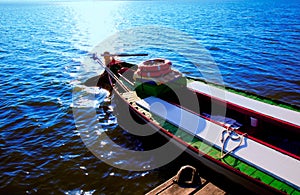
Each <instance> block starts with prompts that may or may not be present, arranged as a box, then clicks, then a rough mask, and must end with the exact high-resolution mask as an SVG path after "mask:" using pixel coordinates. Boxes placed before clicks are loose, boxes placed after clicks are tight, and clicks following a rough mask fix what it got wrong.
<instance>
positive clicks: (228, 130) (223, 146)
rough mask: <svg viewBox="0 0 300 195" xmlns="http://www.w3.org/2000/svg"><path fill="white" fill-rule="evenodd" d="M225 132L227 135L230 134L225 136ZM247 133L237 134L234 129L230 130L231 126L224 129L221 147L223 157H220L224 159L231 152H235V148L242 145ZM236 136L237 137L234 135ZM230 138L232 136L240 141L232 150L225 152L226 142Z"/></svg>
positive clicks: (232, 138)
mask: <svg viewBox="0 0 300 195" xmlns="http://www.w3.org/2000/svg"><path fill="white" fill-rule="evenodd" d="M224 132H225V135H226V134H227V135H228V136H226V137H225V138H224ZM246 134H247V133H244V134H242V135H240V134H237V133H236V132H235V131H234V130H230V128H229V127H227V128H226V129H224V130H223V131H222V134H221V135H222V138H221V143H222V148H221V157H220V159H223V158H225V156H227V155H228V154H230V153H231V152H233V151H234V150H236V149H237V148H238V147H240V146H241V145H242V142H243V139H244V136H245V135H246ZM234 136H236V137H234ZM228 138H230V139H231V140H234V141H238V140H239V141H240V142H239V143H238V144H237V145H236V146H235V147H234V148H232V149H231V150H229V151H228V152H226V153H225V154H224V150H225V144H226V143H227V140H228Z"/></svg>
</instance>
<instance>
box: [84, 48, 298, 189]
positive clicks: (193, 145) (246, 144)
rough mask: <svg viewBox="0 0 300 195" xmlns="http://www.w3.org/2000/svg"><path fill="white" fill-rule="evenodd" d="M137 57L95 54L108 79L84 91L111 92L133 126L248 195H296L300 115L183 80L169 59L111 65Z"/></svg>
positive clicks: (198, 81) (89, 83) (260, 100)
mask: <svg viewBox="0 0 300 195" xmlns="http://www.w3.org/2000/svg"><path fill="white" fill-rule="evenodd" d="M135 55H136V56H146V55H147V54H110V53H109V52H105V53H104V54H101V57H100V56H98V55H97V54H93V56H92V58H93V59H94V60H95V61H96V62H97V63H99V64H100V65H101V66H102V67H103V68H104V69H105V71H104V72H103V74H102V75H100V76H97V77H94V78H91V79H89V80H87V81H86V82H85V84H86V85H87V86H98V87H102V88H105V89H107V90H113V91H114V96H115V98H116V99H117V102H118V105H121V107H122V109H127V110H129V111H130V114H131V115H132V116H133V117H134V118H136V119H138V121H142V122H143V123H144V124H149V125H150V126H151V128H152V129H154V130H155V131H157V132H158V133H159V134H160V135H162V136H163V137H164V138H166V139H168V140H170V139H173V140H175V142H176V144H177V145H178V146H179V147H185V148H186V152H187V153H188V154H189V155H191V156H192V157H193V158H195V159H197V160H198V161H200V162H201V163H202V164H204V165H205V166H207V167H208V168H210V169H212V170H214V171H215V172H217V173H219V174H221V175H224V176H225V177H226V178H228V179H230V180H232V181H234V182H235V183H238V184H240V185H241V186H243V187H245V188H247V189H248V190H250V191H252V192H253V193H258V194H300V177H299V175H300V136H299V134H300V109H299V107H297V106H293V105H287V104H283V103H281V102H278V101H273V100H270V99H267V98H263V97H260V96H255V97H254V95H253V94H250V93H247V92H243V91H240V90H235V89H232V88H225V89H224V88H222V87H220V86H218V85H215V84H212V83H206V82H205V81H203V80H201V79H197V78H190V77H187V76H185V75H183V74H182V73H180V72H179V71H177V70H175V69H174V68H173V66H172V62H171V61H169V60H167V59H163V58H156V59H150V60H147V61H144V62H141V63H140V64H138V65H137V64H131V63H127V62H124V61H119V60H117V59H115V57H126V56H135ZM102 57H103V59H102ZM279 104H280V106H279ZM119 117H122V112H120V115H119V116H118V121H119ZM124 117H125V118H126V116H124ZM127 118H128V116H127ZM127 118H126V119H127ZM138 131H143V129H139V130H138Z"/></svg>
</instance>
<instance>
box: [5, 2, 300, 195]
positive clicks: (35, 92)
mask: <svg viewBox="0 0 300 195" xmlns="http://www.w3.org/2000/svg"><path fill="white" fill-rule="evenodd" d="M0 18H1V20H0V35H1V36H0V65H1V71H0V78H1V82H0V86H1V90H0V108H1V113H0V116H1V117H0V150H1V152H0V156H1V162H0V172H1V178H0V192H1V193H4V192H6V193H10V194H24V193H29V194H31V193H39V194H41V193H49V192H54V193H65V194H74V193H78V194H81V193H84V192H86V193H97V194H100V193H103V194H133V193H134V194H143V193H145V192H147V191H148V190H150V189H151V188H153V187H154V186H156V185H158V184H159V183H160V182H162V181H164V179H166V178H167V177H168V176H169V174H171V173H174V171H175V172H176V170H174V171H170V169H171V168H172V167H175V164H176V163H173V164H172V163H171V164H170V165H166V166H165V167H162V168H159V169H155V170H147V171H142V172H134V171H125V170H119V169H117V168H114V167H113V166H110V165H107V164H106V163H104V162H102V161H101V160H99V159H98V158H96V157H95V156H94V155H93V154H92V153H91V152H90V151H89V150H88V149H87V148H86V146H85V144H86V143H84V142H83V141H82V139H81V138H82V136H84V135H85V130H86V131H89V130H90V129H85V128H86V127H85V126H83V128H79V126H80V125H81V123H89V124H91V127H92V128H93V129H94V130H95V132H96V134H95V137H92V138H91V140H90V143H89V144H91V145H93V144H95V145H103V147H108V148H107V149H106V151H111V149H110V148H109V146H107V144H106V143H107V142H106V141H107V140H105V139H104V140H103V139H102V138H101V136H100V135H101V133H103V132H109V133H110V134H111V135H112V136H118V135H123V134H124V132H122V129H121V128H120V127H119V126H118V124H117V119H116V117H115V116H114V114H113V109H112V106H111V104H110V102H109V101H108V100H107V99H105V95H106V92H105V91H103V90H99V89H94V88H88V87H84V86H82V85H81V84H82V82H83V81H84V80H85V79H87V78H89V77H91V76H94V75H96V74H98V73H100V72H101V71H102V69H101V68H100V67H99V66H97V65H96V64H93V63H91V62H90V61H89V59H88V56H89V53H90V51H92V50H93V49H94V48H95V47H96V46H97V47H100V48H103V47H104V46H105V44H104V43H107V42H109V41H107V40H112V39H113V40H115V41H114V42H112V43H111V44H110V45H109V48H111V50H110V51H116V52H122V51H126V52H135V51H138V52H147V53H149V56H150V57H167V58H169V59H171V60H172V61H173V62H174V66H175V67H176V68H177V69H179V70H181V71H183V72H185V73H186V74H189V75H192V76H196V77H201V76H203V75H208V77H209V75H212V74H213V73H212V72H213V71H212V70H210V69H208V66H207V64H205V63H203V62H201V63H200V61H197V60H198V59H199V56H200V54H202V53H203V49H204V50H205V51H204V52H205V53H206V54H207V53H208V54H209V56H210V58H211V60H212V61H213V62H214V63H215V65H216V66H217V70H218V71H219V73H220V75H221V79H222V82H223V83H224V84H225V85H228V86H230V87H233V88H238V89H242V90H245V91H249V92H252V93H256V94H259V95H262V96H266V97H269V98H273V99H276V100H280V101H283V102H286V103H289V104H294V105H298V106H299V105H300V52H299V51H300V4H299V2H298V1H297V0H294V1H293V0H292V1H281V0H275V1H271V0H262V1H258V0H254V1H237V0H224V1H221V0H212V1H211V0H203V1H153V2H152V1H149V2H148V1H130V2H127V1H120V2H117V1H111V2H110V1H107V2H103V1H91V2H81V1H76V2H44V3H41V2H39V3H29V2H28V3H24V2H23V3H4V2H2V3H0ZM130 29H131V30H130ZM132 29H133V30H132ZM150 30H152V31H150ZM122 32H126V33H127V34H126V33H125V34H126V36H127V38H128V43H126V39H125V40H122V41H117V39H116V37H118V35H120V34H121V35H123V34H124V33H123V34H122ZM141 32H142V34H141ZM144 32H145V33H144ZM128 33H129V35H128ZM130 33H132V36H131V35H130ZM145 34H146V35H147V36H144V35H145ZM142 35H143V36H142ZM123 38H124V37H123ZM131 41H132V42H131ZM133 46H134V47H133ZM139 46H140V47H139ZM135 48H138V49H137V50H135ZM104 49H106V48H104ZM182 54H185V55H186V56H188V58H186V57H185V56H184V55H182ZM189 59H195V60H196V61H193V62H190V61H189ZM129 60H132V61H134V62H139V61H141V60H144V58H131V59H129ZM193 63H194V64H195V63H196V64H198V63H199V64H198V65H199V66H198V68H196V66H194V65H193ZM90 95H91V96H93V97H96V98H90ZM74 108H76V109H77V110H78V111H79V114H80V116H82V117H80V118H79V119H77V121H76V124H75V120H74ZM81 108H84V109H83V110H80V109H81ZM89 109H90V110H91V112H92V111H94V110H96V118H95V120H93V119H91V118H89V117H88V116H86V111H89ZM83 111H84V112H83ZM81 112H82V113H81ZM100 124H101V125H100ZM79 129H80V130H79ZM97 132H98V133H97ZM86 135H88V134H86ZM97 135H98V136H97ZM125 137H126V139H125V140H120V142H122V143H123V144H124V147H128V148H134V149H136V150H142V146H141V143H140V142H139V140H135V139H134V138H132V137H130V136H129V135H127V134H126V135H125ZM126 140H129V142H128V141H126ZM103 155H106V156H107V158H112V159H114V158H115V156H117V154H114V153H111V152H107V153H104V154H103ZM178 161H179V162H184V160H183V159H180V160H178ZM176 162H177V161H176ZM121 163H134V162H130V161H126V160H124V161H122V162H121ZM177 163H178V162H177ZM179 164H180V163H179ZM141 166H142V165H141Z"/></svg>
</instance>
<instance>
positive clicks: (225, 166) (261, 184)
mask: <svg viewBox="0 0 300 195" xmlns="http://www.w3.org/2000/svg"><path fill="white" fill-rule="evenodd" d="M117 82H120V81H117ZM114 88H115V86H114ZM114 90H115V91H116V93H117V94H118V96H119V98H121V99H122V101H124V102H126V103H127V105H128V106H129V108H130V110H131V111H133V112H135V113H136V116H138V117H140V118H142V120H144V121H145V122H148V123H150V124H151V126H153V127H154V128H156V129H157V130H158V132H159V133H160V134H161V135H162V136H164V137H166V138H167V139H170V138H171V139H174V140H175V141H176V142H175V144H176V145H177V146H178V147H180V146H179V145H178V144H177V143H179V144H181V145H183V146H184V147H185V148H188V149H189V150H187V151H190V152H193V154H197V156H198V158H199V156H200V158H201V156H203V157H205V158H206V159H207V160H209V161H210V162H212V163H216V164H218V165H219V166H221V167H222V168H223V169H225V170H228V171H230V172H233V174H236V175H238V176H239V177H242V178H244V179H246V180H247V181H249V180H250V181H249V182H251V183H254V184H255V185H258V186H259V187H261V188H267V189H268V190H267V191H268V192H272V193H280V194H286V193H284V192H283V191H281V190H279V189H277V188H275V187H272V186H270V185H268V184H266V183H264V182H263V181H261V180H259V179H255V178H254V177H251V176H250V175H247V174H246V173H244V172H242V171H240V170H238V169H236V168H234V167H232V166H230V165H228V164H226V163H224V162H221V161H220V160H217V159H215V158H213V157H212V156H210V155H208V154H206V153H204V152H202V151H201V150H199V149H198V148H195V147H194V146H192V145H191V144H189V143H187V142H185V141H183V140H182V139H181V138H179V137H177V136H176V135H174V134H172V133H171V132H169V131H168V130H166V129H165V128H163V127H162V126H160V125H158V124H156V123H155V122H154V121H152V120H150V119H149V118H147V117H146V116H145V115H144V114H143V113H141V112H140V111H139V110H138V109H136V108H135V107H134V106H133V105H131V104H130V103H129V102H128V101H127V100H126V99H125V98H124V97H123V96H122V95H121V93H119V92H118V91H117V89H114ZM139 107H140V106H139ZM197 139H200V140H201V141H204V140H203V139H201V138H199V137H197ZM212 147H213V146H212ZM194 158H196V159H197V157H195V156H194ZM242 162H244V161H242ZM244 163H245V164H247V165H248V163H246V162H244ZM248 166H251V165H248ZM255 169H257V168H255ZM257 170H259V169H257ZM265 174H266V175H269V174H268V173H265ZM276 179H277V180H279V179H278V178H276ZM279 181H281V180H279ZM281 182H283V181H281ZM283 183H284V182H283ZM287 185H288V186H289V187H291V188H293V189H294V190H296V189H295V187H293V186H291V185H289V184H287Z"/></svg>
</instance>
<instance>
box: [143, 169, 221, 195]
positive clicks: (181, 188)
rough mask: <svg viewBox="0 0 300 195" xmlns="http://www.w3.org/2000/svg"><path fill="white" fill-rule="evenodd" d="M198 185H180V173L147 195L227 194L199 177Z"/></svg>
mask: <svg viewBox="0 0 300 195" xmlns="http://www.w3.org/2000/svg"><path fill="white" fill-rule="evenodd" d="M197 176H198V177H199V179H200V180H199V181H200V182H198V184H196V185H195V184H193V185H188V184H180V183H179V182H177V181H178V173H177V175H175V176H173V177H172V178H170V179H169V180H167V181H166V182H164V183H163V184H161V185H159V186H157V187H156V188H154V189H153V190H151V191H150V192H148V193H147V194H146V195H188V194H193V195H212V194H213V195H224V194H226V192H225V191H224V190H222V189H220V188H219V187H217V186H215V185H214V184H213V183H211V182H209V181H207V180H205V179H203V178H201V177H200V176H199V175H197Z"/></svg>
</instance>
